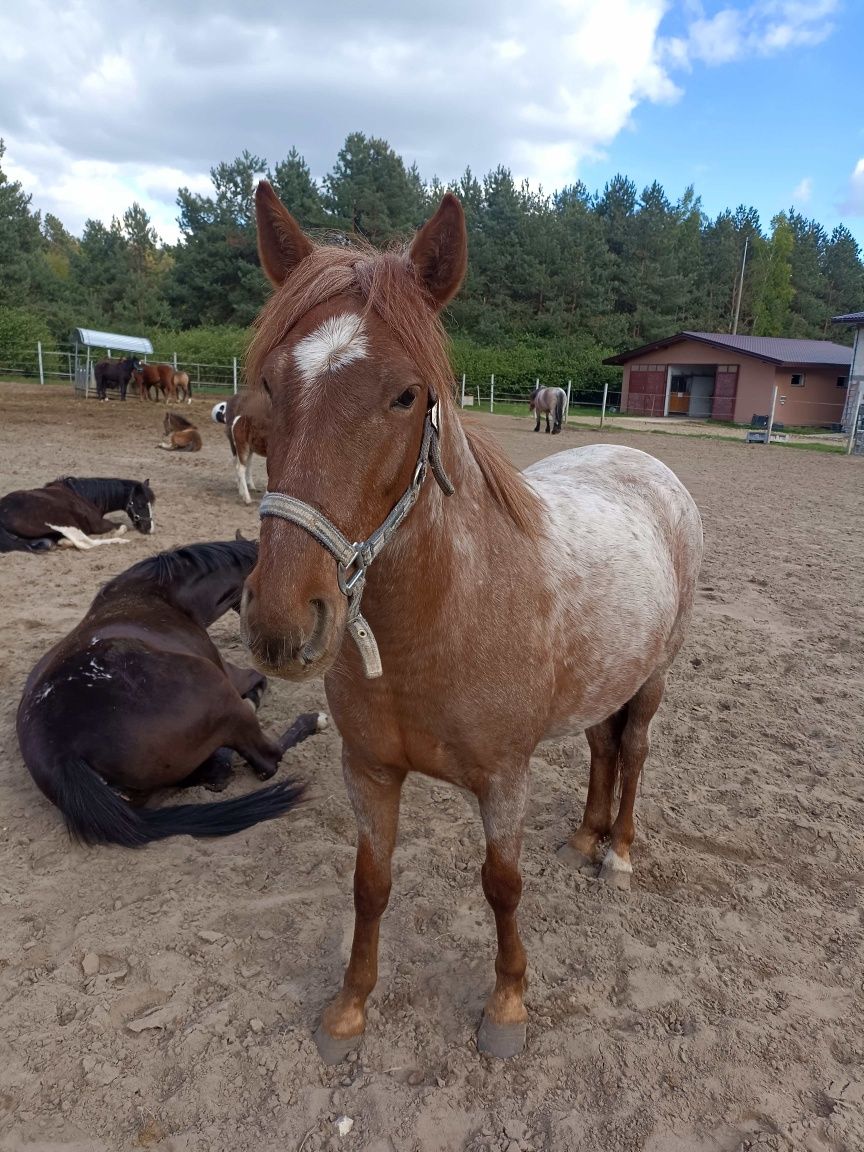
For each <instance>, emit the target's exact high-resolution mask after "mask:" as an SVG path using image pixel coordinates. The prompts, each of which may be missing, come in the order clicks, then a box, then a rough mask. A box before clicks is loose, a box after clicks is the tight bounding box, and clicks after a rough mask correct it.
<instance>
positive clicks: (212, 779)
mask: <svg viewBox="0 0 864 1152" xmlns="http://www.w3.org/2000/svg"><path fill="white" fill-rule="evenodd" d="M233 762H234V753H233V752H232V751H231V749H230V748H217V749H216V751H215V752H214V753H213V754H212V755H211V756H208V757H207V759H206V760H205V761H204V763H203V764H199V765H198V767H197V768H196V769H195V771H194V772H192V773H190V775H188V776H187V777H186V779H185V780H181V781H180V787H181V788H193V787H196V786H197V785H199V784H200V785H203V787H204V788H206V789H207V790H208V791H209V792H224V791H225V789H226V788H227V787H228V784H229V783H230V781H231V777H232V776H233V775H234V767H233Z"/></svg>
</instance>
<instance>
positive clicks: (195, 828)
mask: <svg viewBox="0 0 864 1152" xmlns="http://www.w3.org/2000/svg"><path fill="white" fill-rule="evenodd" d="M257 551H258V550H257V545H256V543H255V542H254V541H249V540H243V539H238V540H233V541H228V542H225V543H221V542H218V543H213V544H192V545H190V546H188V547H186V548H178V549H177V550H176V551H174V552H163V553H161V554H160V555H157V556H150V557H148V558H147V559H146V560H142V561H141V562H140V563H138V564H136V565H134V567H132V568H129V569H128V570H127V571H126V572H122V573H121V574H120V575H119V576H115V578H114V579H113V580H111V581H109V582H108V583H107V584H106V585H105V586H104V587H103V588H102V589H101V591H100V592H98V593H97V595H96V598H95V599H94V601H93V603H92V604H91V606H90V609H89V610H88V612H87V614H86V616H85V617H84V619H83V620H82V621H81V623H80V624H78V625H77V627H75V628H73V629H72V631H71V632H70V633H69V634H68V636H66V637H65V638H64V639H63V640H61V641H60V642H59V643H58V644H55V645H54V647H53V648H52V649H51V650H50V651H49V652H47V653H46V655H45V656H43V657H42V659H41V660H40V661H39V663H38V664H37V665H36V667H35V668H34V669H33V671H32V672H31V673H30V676H29V678H28V680H27V685H26V687H25V689H24V695H23V696H22V698H21V703H20V705H19V708H18V722H17V724H18V741H19V743H20V745H21V754H22V756H23V757H24V762H25V763H26V765H27V767H28V768H29V770H30V774H31V775H32V777H33V779H34V780H35V781H36V783H37V785H38V786H39V788H40V789H41V790H42V792H44V793H45V795H46V796H47V797H48V799H49V800H51V802H52V803H53V804H56V805H57V807H58V808H59V809H60V811H61V812H62V813H63V815H64V817H65V819H66V824H67V826H68V828H69V831H70V832H71V833H72V835H73V836H75V837H76V838H77V839H79V840H82V841H84V842H85V843H87V844H124V845H126V846H127V847H130V848H134V847H138V846H139V845H141V844H146V843H148V842H149V841H151V840H161V839H163V838H164V837H165V836H180V835H189V836H228V835H230V834H231V833H232V832H239V831H241V830H242V829H243V828H249V827H251V826H252V825H253V824H257V823H258V822H259V821H261V820H272V819H273V818H274V817H276V816H280V815H281V814H282V813H283V812H287V811H288V810H289V809H291V808H293V807H295V806H296V804H297V803H298V802H299V799H300V796H301V793H302V791H303V789H302V786H300V785H298V784H297V782H296V781H294V780H290V779H289V780H284V781H282V782H281V783H279V784H276V785H275V786H273V787H270V788H264V789H260V790H259V791H257V792H253V793H252V794H251V795H248V796H242V797H238V798H237V799H234V800H226V801H223V802H221V803H216V804H184V805H181V806H179V807H168V808H161V809H148V808H141V807H133V806H132V805H131V804H130V803H129V799H127V797H129V796H131V797H134V798H135V799H136V801H138V802H139V803H140V802H141V801H142V800H143V799H144V798H145V797H146V796H148V795H149V794H150V793H152V792H153V791H155V790H156V789H161V788H166V787H169V786H172V785H173V786H176V785H181V786H182V785H190V784H204V785H205V786H207V787H209V788H211V789H213V790H214V791H221V790H222V789H223V788H224V787H225V785H226V784H227V783H228V780H229V778H230V776H231V749H234V750H236V751H237V752H239V753H240V755H241V756H242V757H243V758H244V759H245V760H246V761H247V762H248V763H249V765H250V766H251V767H252V768H253V769H254V771H255V772H256V774H257V775H258V777H259V778H260V779H261V780H267V779H269V777H271V776H272V775H273V774H274V773H275V771H276V769H277V767H278V765H279V761H280V760H281V759H282V756H283V754H284V753H285V751H286V749H288V748H290V747H292V746H293V745H294V744H296V743H298V742H299V741H300V740H305V739H306V737H307V736H311V735H312V733H313V732H316V731H318V730H319V729H320V728H321V727H323V723H324V717H322V716H320V715H319V714H318V713H309V714H305V715H303V716H300V717H299V718H298V720H297V721H296V722H295V723H294V725H292V727H291V728H289V729H288V731H287V732H286V733H284V735H282V736H281V737H279V738H278V739H270V738H269V737H267V736H265V735H264V733H263V732H262V731H261V728H260V726H259V724H258V720H257V718H256V716H255V705H256V704H257V702H258V700H259V699H260V697H261V694H262V692H263V690H264V687H265V686H266V680H265V679H264V677H263V676H261V675H260V674H259V673H257V672H254V671H253V670H252V669H249V668H237V667H234V666H233V665H232V664H229V663H228V662H227V660H223V658H222V657H221V656H220V654H219V652H218V650H217V648H216V646H215V645H214V644H213V641H212V640H211V639H210V637H209V636H208V635H207V628H208V627H209V626H210V625H211V624H212V623H213V622H214V621H216V620H218V619H219V617H220V616H222V615H224V614H225V613H226V612H227V611H229V609H231V608H237V607H239V604H240V593H241V590H242V587H243V580H244V579H245V577H246V576H247V575H248V574H249V572H250V571H251V570H252V566H253V565H254V563H255V557H256V555H257ZM250 704H251V705H252V707H250Z"/></svg>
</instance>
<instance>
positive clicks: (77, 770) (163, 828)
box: [33, 760, 305, 848]
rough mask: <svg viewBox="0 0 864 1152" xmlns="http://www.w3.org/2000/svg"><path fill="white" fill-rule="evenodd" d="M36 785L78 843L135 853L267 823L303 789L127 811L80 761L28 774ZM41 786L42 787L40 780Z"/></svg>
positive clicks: (286, 786)
mask: <svg viewBox="0 0 864 1152" xmlns="http://www.w3.org/2000/svg"><path fill="white" fill-rule="evenodd" d="M33 776H34V779H35V780H36V783H37V784H39V786H40V788H42V791H43V792H45V794H46V795H47V796H48V798H49V799H50V800H52V801H53V802H54V803H55V804H56V805H57V807H58V808H59V809H60V811H61V812H62V813H63V816H64V818H65V820H66V826H67V828H68V829H69V832H70V835H72V836H73V837H74V838H75V839H76V840H78V841H80V842H81V843H83V844H122V845H123V846H124V847H126V848H140V847H141V846H142V845H144V844H149V843H150V842H151V841H153V840H164V839H165V837H166V836H230V835H231V834H232V833H234V832H242V831H243V830H244V829H245V828H251V827H252V825H253V824H260V823H261V821H262V820H273V819H275V818H276V817H277V816H281V815H283V813H285V812H290V811H291V809H292V808H296V807H297V805H298V804H299V803H300V802H301V799H302V796H303V792H304V789H305V785H303V784H301V783H299V782H298V781H296V780H293V779H290V778H289V779H286V780H282V781H280V783H278V784H271V785H270V786H269V787H268V788H259V789H258V790H257V792H250V793H249V794H248V795H247V796H238V797H237V798H236V799H235V800H219V801H217V802H216V803H213V804H177V805H175V806H173V807H167V808H133V807H132V805H131V804H130V803H129V802H128V801H127V800H124V799H123V797H122V796H119V795H118V794H117V793H116V792H115V791H114V789H113V788H110V787H109V786H108V785H107V784H106V783H105V781H104V780H103V779H102V777H101V776H99V775H98V774H97V773H96V772H94V770H93V769H92V768H91V767H90V765H89V764H88V763H87V762H86V761H85V760H72V761H71V762H64V763H62V764H60V765H59V766H58V767H55V769H54V770H53V771H51V772H50V774H49V772H46V771H41V772H40V771H37V772H34V773H33ZM40 778H41V780H44V782H45V784H46V785H47V787H42V783H41V780H40Z"/></svg>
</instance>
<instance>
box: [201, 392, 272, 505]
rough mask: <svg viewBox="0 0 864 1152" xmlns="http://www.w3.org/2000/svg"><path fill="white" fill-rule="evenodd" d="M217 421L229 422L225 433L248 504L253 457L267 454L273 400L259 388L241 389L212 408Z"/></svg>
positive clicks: (240, 491)
mask: <svg viewBox="0 0 864 1152" xmlns="http://www.w3.org/2000/svg"><path fill="white" fill-rule="evenodd" d="M210 416H211V418H212V419H213V420H214V421H215V423H216V424H224V425H225V435H226V436H227V437H228V444H229V445H230V448H231V455H232V456H233V457H234V471H235V472H236V474H237V490H238V492H239V493H240V499H241V500H242V501H243V503H244V504H251V503H252V497H251V496H250V495H249V492H250V489H251V491H253V492H254V491H255V483H254V481H253V479H252V459H253V457H254V456H265V457H266V455H267V433H268V431H269V429H270V400H269V398H268V397H267V396H266V395H265V394H264V393H263V392H259V391H250V390H247V391H244V392H238V393H237V394H236V395H235V396H232V397H231V398H230V399H229V400H222V401H220V403H218V404H214V405H213V409H212V411H211V412H210Z"/></svg>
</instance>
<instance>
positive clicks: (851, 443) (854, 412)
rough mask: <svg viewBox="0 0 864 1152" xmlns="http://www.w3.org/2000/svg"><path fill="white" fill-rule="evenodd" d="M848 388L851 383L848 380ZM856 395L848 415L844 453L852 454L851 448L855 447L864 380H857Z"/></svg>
mask: <svg viewBox="0 0 864 1152" xmlns="http://www.w3.org/2000/svg"><path fill="white" fill-rule="evenodd" d="M849 386H850V388H851V387H852V384H851V382H850V385H849ZM856 388H857V393H858V394H857V396H856V397H855V399H854V400H853V401H852V408H851V409H850V415H851V417H852V419H851V420H850V421H849V439H848V440H847V441H846V455H847V456H850V455H851V454H852V449H853V448H854V447H855V440H856V438H857V435H858V413H859V412H860V411H861V405H862V403H864V380H859V381H858V382H857V385H856Z"/></svg>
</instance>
